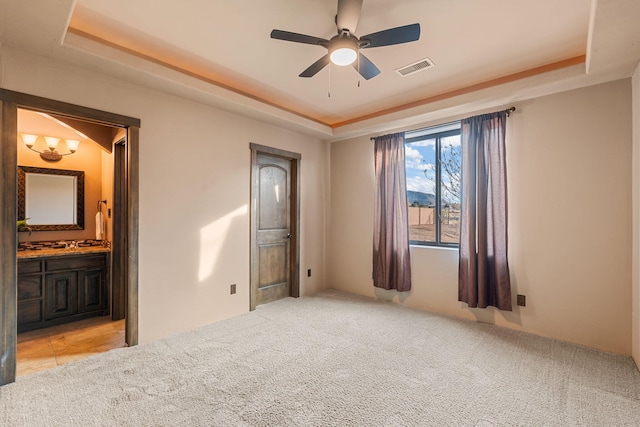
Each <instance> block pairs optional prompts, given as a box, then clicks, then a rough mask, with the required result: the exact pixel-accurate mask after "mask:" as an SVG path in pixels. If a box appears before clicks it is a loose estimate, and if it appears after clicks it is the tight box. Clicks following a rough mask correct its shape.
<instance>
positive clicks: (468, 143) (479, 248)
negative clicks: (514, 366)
mask: <svg viewBox="0 0 640 427" xmlns="http://www.w3.org/2000/svg"><path fill="white" fill-rule="evenodd" d="M506 121H507V112H506V111H501V112H497V113H491V114H483V115H480V116H475V117H469V118H467V119H464V120H462V133H461V136H462V209H461V213H460V262H459V270H458V300H459V301H463V302H466V303H467V304H468V305H469V307H480V308H485V307H488V306H494V307H497V308H499V309H500V310H508V311H511V279H510V278H509V264H508V261H507V172H506V171H507V170H506V161H505V140H504V139H505V129H506Z"/></svg>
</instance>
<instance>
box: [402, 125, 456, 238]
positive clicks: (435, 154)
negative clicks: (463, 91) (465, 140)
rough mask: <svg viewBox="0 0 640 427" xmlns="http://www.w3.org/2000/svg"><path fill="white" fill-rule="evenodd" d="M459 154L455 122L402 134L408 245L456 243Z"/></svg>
mask: <svg viewBox="0 0 640 427" xmlns="http://www.w3.org/2000/svg"><path fill="white" fill-rule="evenodd" d="M461 157H462V147H461V145H460V123H459V122H457V123H450V124H447V125H442V126H437V127H433V128H428V129H421V130H418V131H413V132H407V133H406V135H405V170H406V174H407V205H408V210H409V240H410V241H411V244H414V245H431V246H454V247H457V246H458V243H459V242H460V196H461V190H462V188H461V185H460V170H461V163H460V162H461Z"/></svg>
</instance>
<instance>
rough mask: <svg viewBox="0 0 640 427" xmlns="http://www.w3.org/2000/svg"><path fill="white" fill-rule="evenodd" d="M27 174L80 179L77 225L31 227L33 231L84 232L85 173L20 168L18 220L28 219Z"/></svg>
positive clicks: (78, 185) (77, 195) (77, 189)
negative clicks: (26, 201)
mask: <svg viewBox="0 0 640 427" xmlns="http://www.w3.org/2000/svg"><path fill="white" fill-rule="evenodd" d="M27 173H40V174H46V175H67V176H75V177H77V178H78V180H77V182H76V191H77V194H76V220H77V223H76V224H47V225H31V224H29V228H30V229H31V230H33V231H64V230H84V172H83V171H72V170H65V169H49V168H35V167H31V166H18V220H23V219H25V217H26V214H25V212H26V209H25V200H26V191H25V181H26V174H27Z"/></svg>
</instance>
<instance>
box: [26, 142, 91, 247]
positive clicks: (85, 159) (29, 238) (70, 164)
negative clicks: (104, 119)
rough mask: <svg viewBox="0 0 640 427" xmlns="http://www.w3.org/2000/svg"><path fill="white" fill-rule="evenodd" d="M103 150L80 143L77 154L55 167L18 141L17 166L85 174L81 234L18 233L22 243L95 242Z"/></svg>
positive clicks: (67, 232)
mask: <svg viewBox="0 0 640 427" xmlns="http://www.w3.org/2000/svg"><path fill="white" fill-rule="evenodd" d="M101 152H102V149H101V148H100V147H99V146H98V145H97V144H95V143H94V142H92V141H84V142H81V143H80V146H79V147H78V151H77V152H76V153H75V154H72V155H70V156H64V157H63V158H62V160H60V161H59V162H56V163H50V162H46V161H44V160H42V159H41V158H40V155H39V154H38V153H36V152H34V151H31V150H29V149H28V148H27V147H26V146H25V145H24V144H23V143H22V140H21V139H20V138H18V165H20V166H33V167H39V168H51V169H67V170H74V171H83V172H84V208H85V209H84V230H67V231H34V232H32V233H31V235H29V233H19V239H20V241H21V242H33V241H40V240H83V239H94V238H95V237H96V234H95V215H96V204H97V201H98V200H99V199H100V197H101V196H102V161H101Z"/></svg>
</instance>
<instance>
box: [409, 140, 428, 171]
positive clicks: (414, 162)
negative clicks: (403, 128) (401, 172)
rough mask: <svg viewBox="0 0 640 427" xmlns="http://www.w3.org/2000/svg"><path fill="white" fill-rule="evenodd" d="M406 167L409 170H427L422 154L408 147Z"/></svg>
mask: <svg viewBox="0 0 640 427" xmlns="http://www.w3.org/2000/svg"><path fill="white" fill-rule="evenodd" d="M404 157H405V167H406V168H407V169H418V170H422V169H424V168H425V162H424V157H423V156H422V153H421V152H420V151H418V150H416V149H415V148H411V147H409V146H408V145H407V146H405V147H404Z"/></svg>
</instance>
